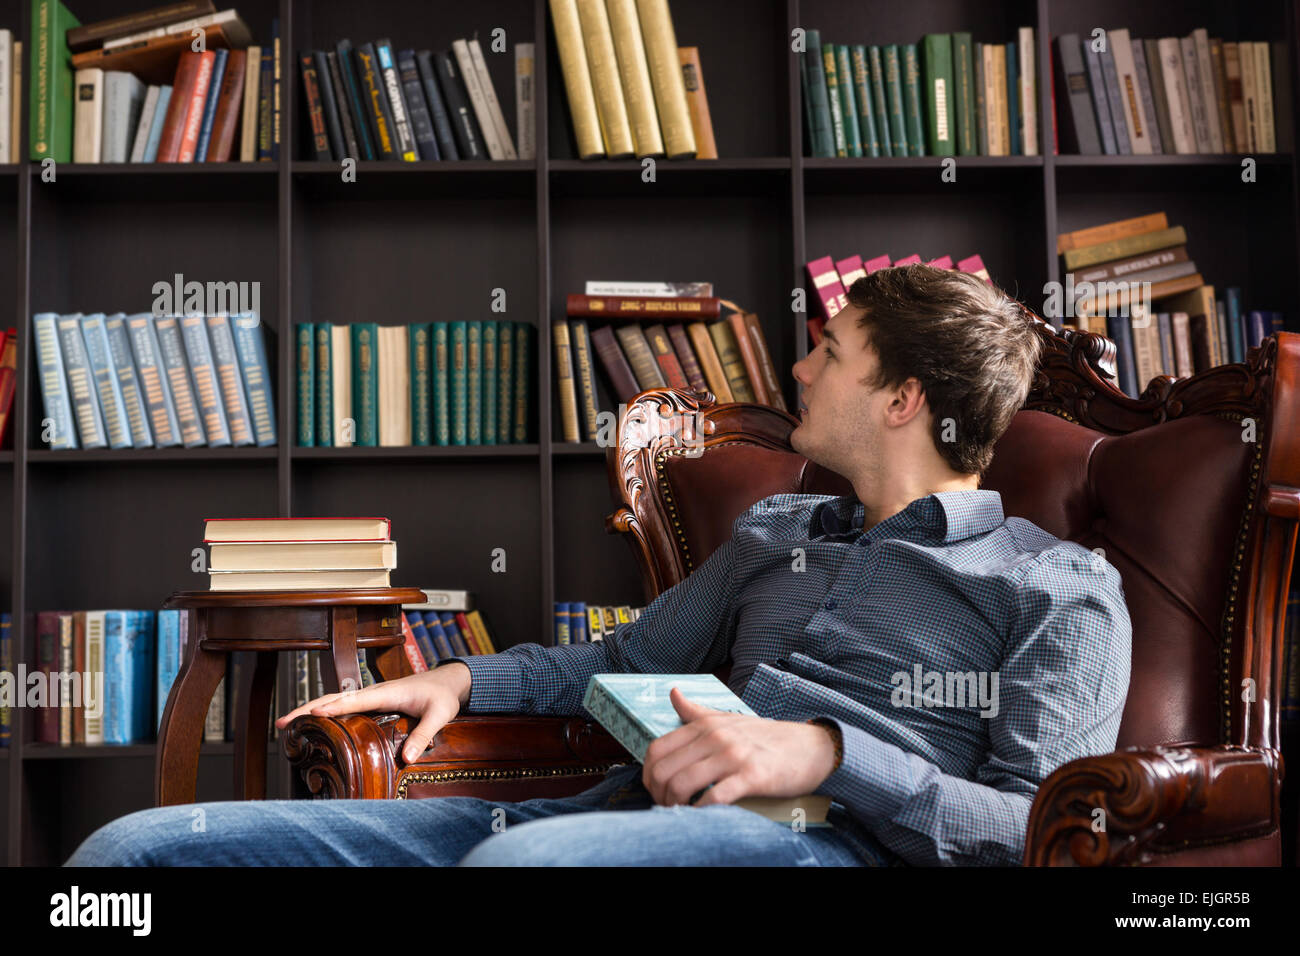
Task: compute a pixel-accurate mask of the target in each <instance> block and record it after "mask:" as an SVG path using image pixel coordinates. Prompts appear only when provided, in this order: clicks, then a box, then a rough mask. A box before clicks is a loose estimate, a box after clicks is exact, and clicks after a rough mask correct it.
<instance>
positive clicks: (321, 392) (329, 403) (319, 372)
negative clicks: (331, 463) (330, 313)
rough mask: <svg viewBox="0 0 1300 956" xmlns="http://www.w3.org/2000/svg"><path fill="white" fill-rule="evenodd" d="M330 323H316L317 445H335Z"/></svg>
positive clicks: (329, 446)
mask: <svg viewBox="0 0 1300 956" xmlns="http://www.w3.org/2000/svg"><path fill="white" fill-rule="evenodd" d="M330 329H331V326H330V323H328V322H317V323H316V444H317V445H320V446H321V447H322V448H331V447H333V445H334V375H333V372H334V361H333V357H334V348H333V346H332V345H331V344H330Z"/></svg>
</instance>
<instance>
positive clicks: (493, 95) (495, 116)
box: [465, 37, 519, 159]
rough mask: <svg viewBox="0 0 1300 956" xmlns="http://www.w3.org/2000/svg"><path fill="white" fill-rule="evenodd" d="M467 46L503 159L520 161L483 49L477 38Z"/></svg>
mask: <svg viewBox="0 0 1300 956" xmlns="http://www.w3.org/2000/svg"><path fill="white" fill-rule="evenodd" d="M465 45H466V47H467V48H468V49H469V59H470V62H471V63H472V64H474V70H475V71H476V72H477V73H478V84H479V89H480V90H481V91H482V93H483V103H484V105H485V106H486V107H487V111H488V116H489V117H491V120H492V126H493V128H494V129H495V130H496V134H497V142H499V143H500V144H501V158H502V159H518V158H519V154H518V153H517V152H516V151H515V143H514V140H513V139H512V138H511V136H510V127H509V126H507V125H506V117H505V114H504V113H502V112H501V101H500V100H499V99H497V89H496V86H494V85H493V83H492V74H490V73H489V72H488V68H487V61H485V60H484V59H483V48H482V47H481V46H479V42H478V38H477V37H475V38H474V39H472V40H469V41H468V42H467V43H466V44H465Z"/></svg>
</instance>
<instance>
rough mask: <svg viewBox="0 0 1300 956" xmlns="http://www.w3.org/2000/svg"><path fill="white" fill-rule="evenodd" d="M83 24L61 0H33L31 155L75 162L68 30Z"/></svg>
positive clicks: (70, 53)
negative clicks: (73, 160)
mask: <svg viewBox="0 0 1300 956" xmlns="http://www.w3.org/2000/svg"><path fill="white" fill-rule="evenodd" d="M78 26H81V21H80V20H78V19H77V18H76V17H75V16H73V15H72V13H71V11H69V10H68V8H67V7H65V6H64V5H63V4H62V3H59V2H58V0H32V36H31V46H30V48H29V50H28V51H27V52H28V58H27V62H28V64H29V65H30V73H31V78H30V79H29V80H28V83H29V86H30V89H29V90H28V93H29V95H28V108H29V112H30V120H29V124H28V131H29V133H30V134H31V139H32V142H31V158H32V159H34V160H42V159H53V160H54V161H55V162H58V163H70V162H72V115H73V114H72V111H73V105H72V75H73V71H72V64H71V62H70V60H71V58H72V52H71V51H70V50H69V49H68V41H67V32H68V30H70V29H71V28H72V27H78Z"/></svg>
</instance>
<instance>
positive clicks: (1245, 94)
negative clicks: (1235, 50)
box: [1240, 40, 1262, 153]
mask: <svg viewBox="0 0 1300 956" xmlns="http://www.w3.org/2000/svg"><path fill="white" fill-rule="evenodd" d="M1240 53H1241V100H1242V105H1243V107H1244V108H1245V111H1246V145H1247V147H1248V150H1247V151H1248V152H1252V153H1254V152H1258V151H1259V148H1260V143H1261V142H1262V140H1261V139H1260V130H1259V96H1258V94H1257V93H1256V91H1255V78H1256V75H1257V74H1256V73H1255V44H1254V43H1252V42H1250V41H1248V40H1242V41H1241V50H1240Z"/></svg>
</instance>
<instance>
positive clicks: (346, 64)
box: [334, 40, 375, 159]
mask: <svg viewBox="0 0 1300 956" xmlns="http://www.w3.org/2000/svg"><path fill="white" fill-rule="evenodd" d="M334 52H335V53H336V54H337V55H338V58H339V72H340V73H341V74H343V88H344V90H346V91H347V94H348V104H349V105H350V106H351V108H352V116H353V121H352V122H353V125H354V126H355V127H356V128H357V142H358V143H359V144H360V146H361V158H362V159H374V158H375V144H374V142H373V141H372V140H371V139H370V124H369V123H368V122H366V107H365V102H364V101H363V100H362V98H361V81H360V80H359V79H358V78H357V64H356V60H355V59H353V53H352V41H351V40H340V41H339V42H338V45H337V46H335V48H334ZM341 108H342V107H341V106H340V109H341Z"/></svg>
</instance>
